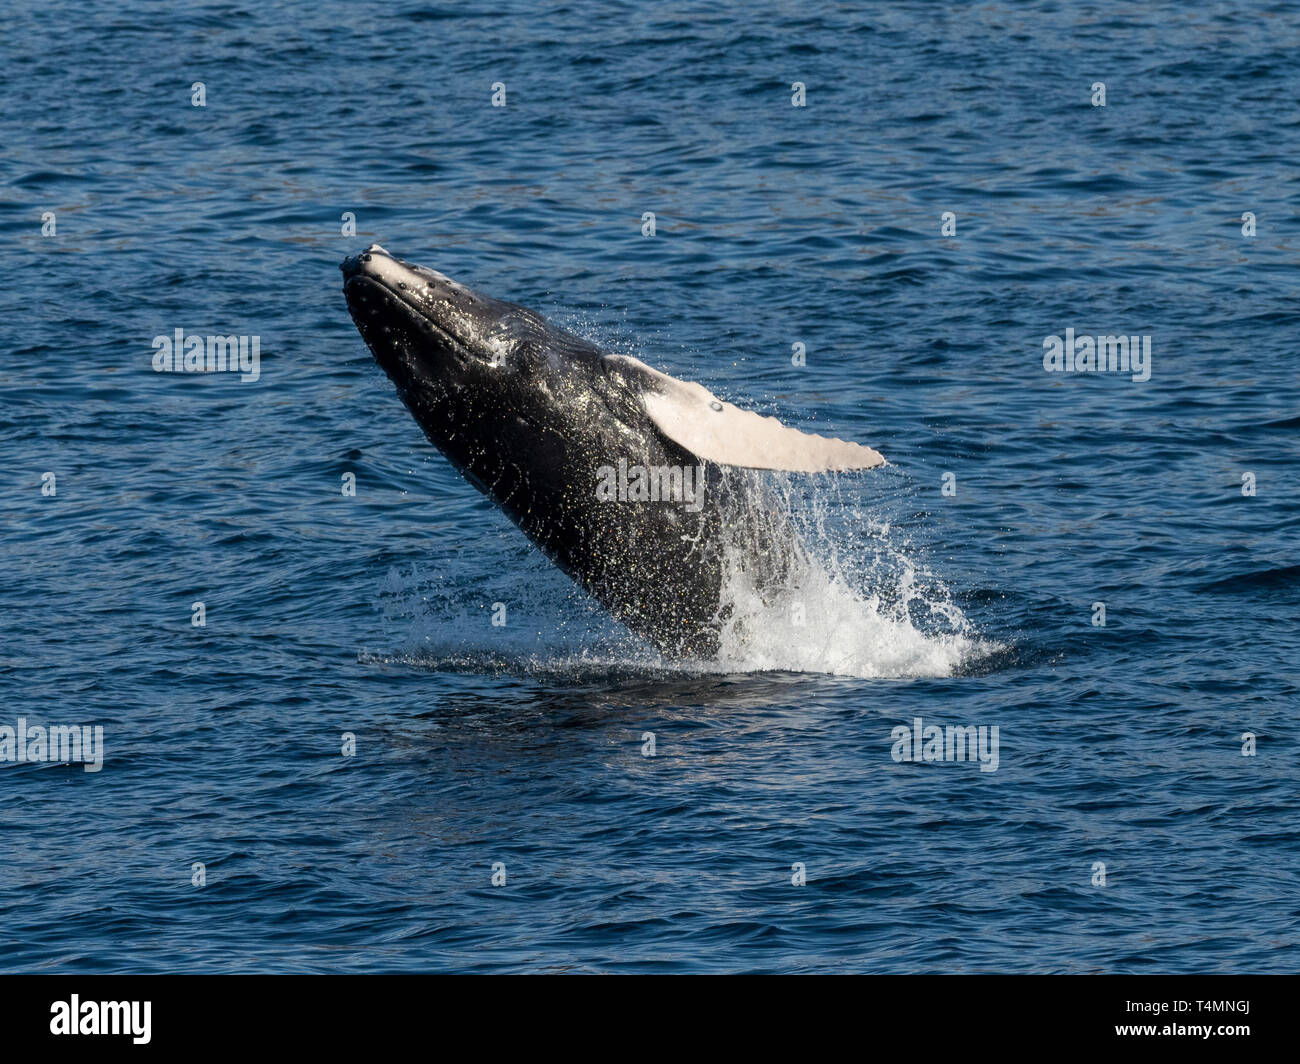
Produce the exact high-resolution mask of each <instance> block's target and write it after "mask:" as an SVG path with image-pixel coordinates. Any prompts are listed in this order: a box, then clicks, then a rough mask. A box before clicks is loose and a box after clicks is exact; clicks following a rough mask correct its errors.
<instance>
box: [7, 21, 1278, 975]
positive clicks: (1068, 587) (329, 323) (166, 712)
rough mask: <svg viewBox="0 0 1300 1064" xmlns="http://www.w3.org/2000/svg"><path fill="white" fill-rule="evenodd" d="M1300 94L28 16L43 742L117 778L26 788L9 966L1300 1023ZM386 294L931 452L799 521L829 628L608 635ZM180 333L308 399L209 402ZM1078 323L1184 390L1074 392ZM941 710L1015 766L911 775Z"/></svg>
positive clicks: (327, 25)
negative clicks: (255, 358)
mask: <svg viewBox="0 0 1300 1064" xmlns="http://www.w3.org/2000/svg"><path fill="white" fill-rule="evenodd" d="M1298 47H1300V9H1298V8H1297V7H1296V5H1294V4H1292V3H1289V2H1288V3H1280V2H1279V3H1248V4H1195V5H1188V4H1183V3H1176V2H1156V3H1147V2H1144V3H1091V2H1082V3H1077V2H1069V3H1067V2H1054V0H1042V2H1034V3H1023V4H1022V3H999V2H994V3H983V4H979V5H975V6H971V5H964V4H950V3H942V4H941V3H917V4H894V3H867V4H848V3H829V4H821V5H810V4H802V3H787V2H776V3H771V2H769V3H754V4H744V5H730V6H727V5H717V4H709V3H702V2H684V3H593V2H585V0H584V2H574V3H561V4H558V5H551V6H543V5H533V4H525V3H513V2H505V3H492V4H486V5H472V4H471V5H467V4H459V3H458V4H446V5H443V4H433V3H426V2H412V0H394V2H390V3H385V4H381V5H360V4H355V3H343V2H339V0H316V2H314V3H310V4H283V5H281V4H242V3H217V2H213V3H181V4H169V5H160V4H150V3H142V2H138V0H137V2H121V3H111V4H104V3H92V2H84V0H47V2H42V3H32V2H29V0H16V2H12V3H8V4H6V5H5V6H4V7H3V9H0V86H2V87H0V190H2V191H0V235H2V237H3V240H2V241H0V266H2V267H3V277H4V284H3V285H2V286H0V356H2V357H0V439H2V440H3V442H4V451H5V462H4V471H5V488H4V492H3V510H2V514H3V518H2V524H0V548H2V550H3V570H2V575H0V728H3V727H6V726H7V727H10V728H16V727H17V726H18V723H19V719H20V718H21V719H22V720H24V721H25V722H26V725H27V726H32V725H57V724H66V725H74V724H76V725H92V726H93V725H99V726H102V728H103V736H104V750H103V754H104V759H103V765H102V769H101V770H100V771H97V772H87V771H84V766H82V765H80V764H52V763H31V762H21V763H20V762H16V761H15V762H4V763H0V840H2V841H0V969H3V970H5V971H25V972H33V971H41V972H64V973H67V972H89V971H98V972H128V971H130V972H234V971H267V972H286V971H311V972H393V971H475V972H549V971H570V972H610V971H615V972H617V971H640V972H644V971H649V972H729V971H747V972H748V971H757V972H846V971H865V972H918V971H919V972H1248V971H1249V972H1273V971H1294V970H1296V969H1297V967H1300V930H1298V928H1300V797H1298V796H1297V778H1300V495H1298V493H1297V483H1298V480H1300V448H1298V447H1297V442H1298V439H1300V369H1298V367H1300V362H1298V358H1300V355H1298V354H1297V338H1298V336H1300V220H1298V216H1300V109H1298V108H1297V100H1298V99H1300V74H1297V64H1296V57H1297V54H1300V53H1298V51H1297V49H1298ZM1098 82H1101V83H1104V85H1105V94H1106V98H1105V105H1104V106H1096V105H1094V102H1093V101H1094V99H1095V98H1096V90H1095V88H1094V85H1095V83H1098ZM196 83H202V92H203V94H204V100H203V103H204V106H195V105H194V103H193V99H194V95H195V93H196V92H198V91H199V90H198V89H197V88H195V84H196ZM498 83H500V84H502V85H504V87H505V106H500V107H498V106H493V105H492V96H493V92H494V85H496V84H498ZM795 83H800V84H802V86H803V91H804V104H805V105H804V106H795V105H794V103H793V102H792V101H794V100H795V95H796V92H797V90H796V89H795V88H794V87H793V86H794V85H795ZM47 212H52V213H53V217H54V232H53V233H51V234H50V235H43V233H42V227H43V216H45V215H46V214H47ZM348 212H350V213H351V214H352V215H354V216H355V233H348V234H347V235H345V234H344V228H345V219H344V215H345V213H348ZM647 212H651V213H653V214H654V220H655V233H654V235H653V236H645V235H643V225H644V215H645V214H646V213H647ZM946 212H951V215H952V218H951V219H950V221H951V223H952V224H955V233H952V234H951V235H944V231H943V226H944V215H945V213H946ZM1248 212H1249V213H1250V214H1251V215H1252V216H1253V218H1254V226H1255V229H1254V235H1247V234H1246V232H1244V230H1248V229H1249V227H1250V226H1249V221H1248V220H1244V219H1243V215H1245V214H1247V213H1248ZM47 221H48V220H47ZM46 228H47V229H48V224H47V225H46ZM372 241H374V242H378V243H381V244H382V245H383V246H384V247H386V248H388V249H389V250H390V251H392V252H393V253H394V254H397V255H400V256H402V257H403V258H406V259H410V260H412V261H415V262H419V263H422V264H424V265H428V266H431V267H434V268H436V269H438V270H441V271H442V272H444V273H446V274H448V275H450V276H452V277H454V278H457V279H459V280H462V281H465V282H467V283H470V284H473V285H475V286H476V287H478V288H481V289H482V290H484V291H487V292H489V293H491V294H493V295H496V296H498V297H501V298H505V299H510V300H513V301H516V302H519V303H523V304H525V305H527V306H530V307H533V308H535V309H537V310H539V311H541V312H542V313H545V314H546V315H548V316H549V317H550V318H551V319H552V320H554V321H556V322H557V323H559V324H561V325H563V326H565V327H566V328H569V329H571V330H574V331H577V332H579V333H581V334H582V335H584V336H586V337H588V338H590V339H592V340H594V341H596V342H598V343H600V344H601V345H602V346H604V347H606V348H607V349H609V350H611V351H618V352H621V353H624V354H631V355H635V356H636V357H638V358H641V359H643V360H645V361H646V362H648V363H650V364H651V365H653V366H655V367H656V368H658V369H661V370H663V371H665V372H667V373H670V374H672V375H674V376H676V377H679V378H681V379H683V380H692V381H699V382H701V383H702V384H704V385H705V386H706V387H708V388H709V389H711V390H712V391H714V392H715V393H717V394H718V395H719V396H721V397H723V398H726V399H728V400H730V401H733V402H736V403H737V404H738V405H740V406H742V407H744V408H747V409H755V410H758V411H760V412H762V413H764V414H774V415H777V416H779V417H780V418H781V419H782V420H784V421H785V422H787V423H788V424H791V425H794V426H796V427H798V428H800V429H803V430H807V431H813V432H818V433H822V434H828V435H833V436H838V437H841V438H844V439H848V440H854V441H857V442H860V443H864V444H867V445H869V446H871V447H874V448H876V449H878V450H879V451H880V452H881V453H883V454H884V455H885V457H886V458H887V459H888V462H889V465H888V466H886V467H885V468H883V469H880V470H877V471H873V472H871V473H869V474H854V475H844V476H841V477H839V478H826V477H820V478H811V480H810V481H809V482H808V483H804V482H802V481H799V479H798V478H793V479H788V480H787V481H786V482H785V490H786V491H787V496H786V501H787V503H788V505H789V507H790V509H791V513H792V514H794V515H797V517H798V520H799V521H800V522H802V525H801V527H803V528H804V529H805V531H806V535H807V538H808V543H809V547H810V549H812V550H814V551H816V552H819V553H820V555H821V556H823V557H825V558H826V559H827V560H826V566H827V573H828V580H827V583H826V586H825V588H824V589H823V590H824V595H823V596H822V597H821V598H820V599H818V600H817V601H814V602H810V603H809V617H808V619H807V621H806V624H805V625H804V632H803V633H801V632H799V631H796V630H795V629H794V628H787V627H785V626H783V625H782V624H780V623H779V618H774V617H773V618H769V620H770V621H771V624H770V625H769V626H767V627H764V626H763V625H758V626H756V627H754V628H753V629H752V630H751V631H750V633H749V638H748V639H747V640H744V641H740V642H735V643H733V645H730V646H729V648H728V655H727V657H726V660H725V661H722V662H719V663H714V664H713V665H712V666H709V665H706V664H701V663H674V662H664V661H660V660H658V659H657V657H656V655H655V654H654V653H653V652H652V651H650V650H648V649H647V648H646V647H644V646H643V645H641V644H640V643H639V642H638V641H637V640H636V639H635V638H634V637H632V636H631V635H630V634H629V633H626V632H623V631H622V630H621V629H618V628H617V626H616V625H614V624H613V623H612V622H610V621H608V620H607V619H606V618H605V616H604V614H603V611H601V610H600V609H599V608H598V607H596V606H595V605H594V604H593V603H592V602H591V601H590V600H588V599H587V598H586V597H585V596H584V595H583V594H582V593H581V592H579V591H578V590H577V589H576V588H575V587H574V585H572V584H571V582H570V581H569V580H568V579H567V578H565V577H564V576H563V575H562V574H560V573H559V572H558V571H557V570H556V569H555V568H554V566H552V565H551V564H550V563H549V562H547V561H546V560H545V559H544V558H543V557H542V556H541V555H540V554H539V553H538V551H537V550H536V549H535V548H534V547H532V545H531V544H530V543H529V541H528V540H527V539H526V538H525V537H524V536H523V534H522V533H521V532H519V531H518V530H517V529H516V528H515V527H514V526H513V525H511V524H510V523H509V521H508V520H507V519H506V518H505V517H504V516H503V515H502V514H501V513H500V512H499V511H498V510H497V509H496V507H495V506H493V505H492V504H491V503H490V502H489V501H488V500H487V499H485V498H484V497H483V496H481V495H480V494H479V493H478V492H476V491H475V490H474V489H473V488H472V487H471V486H470V485H469V484H468V483H467V482H466V481H465V480H464V479H463V478H462V477H461V476H460V474H458V473H457V472H456V471H455V470H454V469H453V468H452V467H451V465H450V464H449V463H448V462H447V461H446V460H445V459H444V458H443V457H442V456H441V455H440V454H439V453H438V452H437V451H436V450H435V449H434V448H433V447H432V446H431V445H430V444H429V443H428V442H426V440H425V438H424V436H423V434H422V433H421V431H420V428H419V426H418V425H416V423H415V422H414V420H413V419H412V418H411V417H410V416H409V414H408V413H407V412H406V410H405V409H404V408H403V406H402V405H401V403H400V402H399V400H398V399H397V397H396V395H395V393H394V390H393V387H392V385H391V384H390V382H389V381H388V380H387V379H386V378H385V376H384V374H383V373H382V372H381V371H380V370H379V368H378V367H377V366H376V365H375V363H374V361H373V359H372V357H371V355H370V354H369V352H368V351H367V349H366V347H365V345H364V343H363V342H362V340H361V338H360V336H359V334H358V333H357V330H356V328H355V327H354V325H353V324H352V321H351V320H350V318H349V315H348V312H347V308H346V305H345V302H344V299H343V296H342V293H341V279H340V275H339V273H338V264H339V262H340V261H341V260H342V259H343V258H344V257H345V256H346V255H351V254H355V253H356V252H357V251H358V250H359V249H361V248H363V247H365V246H366V245H367V244H369V243H371V242H372ZM176 329H183V330H185V331H186V332H187V333H195V334H212V333H214V334H223V335H247V336H250V337H251V336H256V337H258V338H259V342H260V354H261V361H260V375H259V378H258V379H257V380H256V381H241V380H240V378H239V376H238V375H235V374H229V373H226V374H181V373H160V372H155V371H154V369H153V366H152V358H153V354H154V348H153V347H152V346H151V345H152V342H153V339H154V338H155V337H156V336H171V335H173V333H174V331H175V330H176ZM1066 330H1073V332H1074V333H1075V334H1076V335H1078V336H1084V335H1093V336H1100V335H1106V334H1124V335H1130V334H1131V335H1138V336H1149V337H1150V338H1151V340H1150V342H1151V352H1152V354H1151V361H1150V366H1149V369H1150V379H1149V380H1146V381H1135V380H1134V379H1133V376H1134V374H1132V373H1129V374H1125V373H1120V372H1101V373H1096V372H1094V373H1079V372H1075V373H1068V372H1048V371H1047V370H1045V368H1044V364H1043V358H1044V341H1045V340H1046V339H1047V338H1049V337H1051V336H1061V337H1064V336H1065V334H1066ZM795 344H802V345H803V349H804V350H805V351H806V365H802V366H800V365H797V364H795V361H794V360H792V351H793V350H794V347H793V345H795ZM47 473H53V474H54V480H53V486H54V493H53V494H50V493H49V491H48V486H49V484H50V481H49V478H46V477H45V476H44V474H47ZM348 473H353V474H355V478H356V494H355V497H351V496H348V495H346V494H344V491H343V485H344V481H345V475H346V474H348ZM43 489H46V490H43ZM945 489H946V490H945ZM200 602H201V603H203V610H204V614H205V617H204V620H205V624H204V625H203V626H201V627H199V626H196V625H195V624H194V623H193V618H194V615H195V603H200ZM496 603H501V604H503V605H504V606H505V614H504V616H505V618H506V623H505V625H504V626H499V625H494V624H493V623H492V619H493V616H494V615H495V614H496V613H497V612H498V611H497V610H496V608H495V605H494V604H496ZM1099 605H1100V606H1101V607H1102V608H1103V609H1104V621H1105V623H1104V625H1103V624H1100V623H1095V622H1098V621H1100V620H1101V619H1102V617H1101V613H1100V612H1099V610H1098V606H1099ZM917 718H920V720H921V722H922V723H921V727H922V729H924V728H926V727H928V726H931V725H938V726H940V727H945V728H946V727H947V726H950V725H954V726H968V725H969V726H974V727H984V728H985V729H986V730H987V729H992V728H994V727H996V728H997V729H998V732H997V734H998V736H999V746H998V758H997V766H996V770H994V771H982V770H981V765H980V764H979V763H976V762H971V761H965V762H959V761H925V760H922V761H920V762H917V761H911V760H896V755H898V754H899V749H900V746H899V743H898V742H897V740H896V738H895V736H896V734H897V732H896V729H899V728H908V729H911V728H913V727H914V726H915V722H916V721H917ZM647 733H650V735H652V736H653V746H654V750H653V756H651V755H650V753H649V743H650V740H649V739H648V738H647V737H646V735H647ZM2 734H3V733H2V732H0V735H2ZM348 735H350V736H352V737H353V738H354V740H355V753H354V755H353V756H345V753H344V746H345V744H346V743H347V742H348V740H347V739H346V738H345V736H348ZM1250 737H1253V738H1250ZM2 749H3V748H2V747H0V750H2ZM902 749H904V750H905V751H906V752H909V753H910V751H911V747H910V744H903V745H902ZM494 868H495V873H494ZM494 874H495V876H496V879H497V883H495V884H494V881H493V879H494ZM502 876H504V883H501V882H500V880H501V878H502ZM800 880H803V882H800Z"/></svg>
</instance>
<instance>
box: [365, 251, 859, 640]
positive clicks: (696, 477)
mask: <svg viewBox="0 0 1300 1064" xmlns="http://www.w3.org/2000/svg"><path fill="white" fill-rule="evenodd" d="M340 269H341V270H342V271H343V278H344V281H343V292H344V295H345V297H346V299H347V305H348V310H349V312H350V313H351V315H352V319H353V321H354V322H355V323H356V326H357V329H358V331H359V332H360V333H361V337H362V339H363V340H364V341H365V343H366V345H367V346H368V347H369V348H370V351H371V352H372V354H373V355H374V357H375V360H376V361H377V362H378V363H379V365H380V366H381V367H382V369H383V370H384V372H385V373H386V374H387V375H388V377H389V378H390V379H391V380H392V382H393V384H394V385H395V386H396V388H397V394H398V396H399V397H400V398H401V400H402V402H403V403H405V404H406V407H407V409H408V410H409V411H410V412H411V414H412V416H413V417H414V418H415V420H416V421H417V422H418V423H419V425H420V427H421V428H422V429H423V430H424V433H425V435H426V436H427V437H428V439H429V441H430V442H431V443H432V444H433V445H434V446H435V447H437V448H438V450H440V451H441V452H442V453H443V454H444V455H445V456H446V457H447V458H448V459H449V460H450V461H451V462H452V464H453V465H454V466H456V468H457V469H459V470H460V472H461V473H462V474H463V475H464V476H465V478H466V479H467V480H468V481H470V483H471V484H473V485H474V486H475V487H476V488H478V489H479V491H481V492H483V493H484V494H485V495H487V496H488V497H489V498H490V499H491V500H492V501H493V502H494V503H496V505H497V506H498V507H500V508H501V510H503V511H504V512H505V513H506V515H507V516H508V517H509V518H510V519H511V520H512V521H513V522H514V523H515V524H516V525H518V526H519V528H520V529H521V530H522V531H523V532H524V533H525V534H526V535H527V536H528V537H529V539H531V540H532V541H533V543H535V544H536V545H537V546H538V547H539V548H540V549H541V550H542V551H543V552H544V553H545V554H546V555H547V556H548V557H549V558H550V559H551V560H553V561H554V562H555V563H556V564H557V565H558V566H559V567H560V568H561V569H563V570H564V572H565V573H567V574H568V575H569V576H570V577H571V578H572V579H573V580H574V581H575V582H576V583H578V584H579V585H580V586H582V587H583V588H585V589H586V590H587V591H588V592H590V593H591V594H592V595H593V596H594V597H595V598H596V599H597V600H599V601H600V602H601V603H602V604H603V605H604V606H605V608H606V609H607V610H608V611H609V612H610V613H611V614H612V615H613V616H614V617H615V618H616V619H617V620H619V621H620V622H622V623H623V624H624V625H625V626H627V627H628V628H630V629H631V630H632V631H634V632H636V633H637V634H638V635H640V636H642V637H643V638H644V639H646V640H648V641H649V642H650V643H651V644H653V645H654V646H655V647H656V648H657V649H658V650H659V651H660V652H661V653H662V654H663V655H665V656H666V657H669V658H674V659H680V658H696V659H706V660H707V659H710V658H713V657H715V656H716V655H717V652H718V648H719V640H720V635H721V633H722V631H723V630H724V627H725V626H726V625H728V624H729V623H730V622H731V616H730V611H731V604H730V603H729V602H728V601H726V599H727V596H726V594H725V589H726V586H727V584H728V581H729V580H731V579H733V578H739V579H741V580H743V581H745V582H746V584H747V586H749V587H752V588H755V589H757V591H758V592H759V594H771V595H779V594H781V593H788V592H789V591H790V590H791V589H792V588H795V587H796V586H797V583H798V573H799V567H800V554H801V547H800V546H799V544H798V537H797V536H796V535H795V534H794V531H793V529H792V528H791V527H790V526H789V525H788V523H787V521H786V520H785V518H784V517H783V515H782V509H781V507H780V506H778V505H777V504H776V501H775V499H774V498H772V497H770V496H767V495H765V494H764V493H765V492H770V488H767V487H765V486H764V483H765V482H764V479H763V475H762V474H760V473H758V472H756V471H762V470H777V471H784V472H790V473H824V472H843V471H848V470H860V469H871V468H873V467H875V466H879V465H883V464H884V461H885V460H884V458H882V457H881V455H880V454H879V453H878V452H876V451H874V450H872V449H871V448H870V447H865V446H862V445H861V444H857V443H852V442H848V441H845V440H839V439H830V438H827V437H823V436H816V435H812V434H809V433H804V432H800V431H798V430H797V429H793V428H790V427H788V426H786V425H783V424H781V422H779V421H778V420H777V419H775V418H772V417H765V416H762V415H760V414H757V413H754V412H752V411H746V410H742V409H740V408H738V407H736V406H733V405H732V404H731V403H728V402H725V401H723V400H721V399H718V398H717V397H716V396H714V395H713V394H712V393H711V392H709V391H708V390H707V389H706V388H704V387H703V386H702V385H700V384H696V383H692V382H687V381H681V380H678V379H676V378H674V377H671V376H668V375H667V374H665V373H661V372H659V371H658V370H656V369H653V368H651V367H650V366H648V365H646V364H645V363H644V362H641V361H640V360H638V359H635V358H630V357H627V356H624V355H616V354H606V353H605V352H603V351H601V350H600V349H599V348H598V347H596V346H595V345H593V344H591V343H589V342H588V341H586V340H584V339H582V338H581V337H578V336H575V335H574V334H572V333H570V332H567V331H565V330H564V329H561V328H558V327H556V326H555V325H552V324H550V323H549V322H547V321H546V320H545V319H544V318H543V317H542V316H541V315H540V314H537V313H536V312H535V311H532V310H529V309H527V308H526V307H522V306H518V305H516V304H513V303H508V302H505V301H503V300H499V299H495V298H493V297H491V296H489V295H486V294H484V293H482V292H478V291H475V290H474V289H472V288H469V287H467V286H466V285H463V284H460V283H459V282H457V281H453V280H452V279H451V278H449V277H447V276H445V275H443V274H441V273H439V272H437V271H436V270H431V269H429V268H427V267H424V266H417V265H414V264H412V263H409V262H405V261H403V260H402V259H399V258H396V257H394V256H393V255H390V254H389V253H388V252H387V251H385V250H384V249H383V248H381V247H380V246H378V245H377V244H373V245H371V246H370V247H369V248H367V249H366V250H365V251H363V252H362V253H360V254H358V255H354V256H351V257H349V258H347V259H345V260H344V262H343V264H342V266H341V267H340Z"/></svg>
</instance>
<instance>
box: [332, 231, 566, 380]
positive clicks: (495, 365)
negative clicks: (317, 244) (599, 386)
mask: <svg viewBox="0 0 1300 1064" xmlns="http://www.w3.org/2000/svg"><path fill="white" fill-rule="evenodd" d="M340 269H341V270H342V271H343V292H344V295H345V296H346V297H347V301H348V310H349V311H350V312H351V313H352V318H353V320H354V321H355V322H356V324H357V328H358V329H359V330H360V332H361V336H362V338H363V339H364V340H365V341H366V344H367V345H368V346H369V347H370V350H371V352H372V353H373V354H374V356H375V359H376V361H377V362H378V363H379V364H380V366H382V367H383V369H384V371H385V372H386V373H387V374H388V375H389V377H391V378H392V379H393V381H394V383H396V384H397V386H398V388H399V390H407V389H414V390H415V391H417V392H429V393H433V392H443V393H446V394H447V395H455V394H457V393H461V392H464V391H465V390H466V389H467V388H468V389H482V388H485V387H488V386H489V385H490V386H491V388H492V390H501V389H503V388H507V387H509V381H510V379H511V378H512V377H517V376H518V375H519V374H522V373H527V372H529V371H530V370H534V369H536V368H537V367H536V365H535V363H536V361H537V355H538V353H539V348H540V341H541V339H542V333H543V331H544V330H545V328H546V325H545V322H544V321H543V320H542V318H541V317H540V316H538V315H537V314H535V313H533V312H532V311H530V310H527V309H526V308H524V307H519V306H516V305H515V304H513V303H506V302H504V301H502V300H498V299H493V298H492V297H491V296H487V295H484V294H483V293H481V292H476V291H474V290H473V289H472V288H469V287H468V286H466V285H463V284H460V283H459V282H457V281H453V280H452V279H451V278H450V277H447V276H445V275H443V274H441V273H439V272H438V271H437V270H431V269H429V268H428V267H426V266H417V265H415V264H414V263H410V262H405V261H403V260H402V259H399V258H396V257H395V256H393V255H390V254H389V253H388V252H387V251H385V250H384V249H383V248H381V247H380V246H379V245H378V244H372V245H371V246H370V247H368V248H366V250H365V251H363V252H361V254H359V255H353V256H351V257H350V258H347V259H345V260H344V261H343V264H342V266H340Z"/></svg>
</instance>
